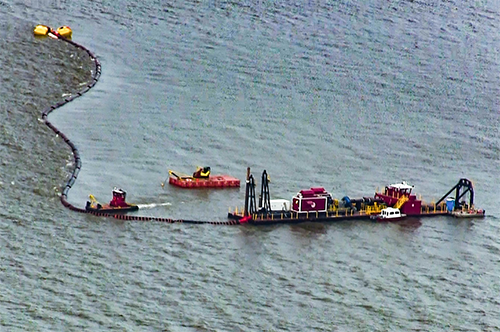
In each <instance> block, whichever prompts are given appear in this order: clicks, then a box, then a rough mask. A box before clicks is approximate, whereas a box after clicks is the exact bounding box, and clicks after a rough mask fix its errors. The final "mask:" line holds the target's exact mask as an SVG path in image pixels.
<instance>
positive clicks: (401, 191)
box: [385, 181, 413, 198]
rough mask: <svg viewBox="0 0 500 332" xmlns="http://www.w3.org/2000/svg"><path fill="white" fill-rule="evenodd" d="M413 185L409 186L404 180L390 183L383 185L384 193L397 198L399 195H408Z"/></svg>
mask: <svg viewBox="0 0 500 332" xmlns="http://www.w3.org/2000/svg"><path fill="white" fill-rule="evenodd" d="M412 189H413V186H410V185H409V184H408V183H407V182H406V181H403V182H401V183H396V184H391V185H389V186H388V187H385V195H387V196H392V197H396V198H399V197H401V196H410V195H411V190H412Z"/></svg>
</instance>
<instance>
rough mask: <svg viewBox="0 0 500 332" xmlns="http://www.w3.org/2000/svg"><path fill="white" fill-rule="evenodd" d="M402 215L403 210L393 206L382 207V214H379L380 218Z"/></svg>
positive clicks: (399, 216)
mask: <svg viewBox="0 0 500 332" xmlns="http://www.w3.org/2000/svg"><path fill="white" fill-rule="evenodd" d="M401 217H402V215H401V211H399V209H395V208H391V207H388V208H385V209H382V211H380V216H379V218H381V219H392V218H401Z"/></svg>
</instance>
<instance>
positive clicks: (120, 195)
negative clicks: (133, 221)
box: [109, 187, 128, 207]
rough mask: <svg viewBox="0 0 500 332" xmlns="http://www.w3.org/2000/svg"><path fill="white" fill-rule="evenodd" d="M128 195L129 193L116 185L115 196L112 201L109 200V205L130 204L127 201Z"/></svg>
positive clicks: (124, 205) (120, 205) (121, 205)
mask: <svg viewBox="0 0 500 332" xmlns="http://www.w3.org/2000/svg"><path fill="white" fill-rule="evenodd" d="M126 197H127V193H126V192H125V191H124V190H123V189H118V188H116V187H115V188H114V189H113V198H112V199H111V202H109V205H110V206H113V207H118V206H119V207H126V206H128V204H127V202H126V201H125V199H126Z"/></svg>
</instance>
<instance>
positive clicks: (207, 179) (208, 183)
mask: <svg viewBox="0 0 500 332" xmlns="http://www.w3.org/2000/svg"><path fill="white" fill-rule="evenodd" d="M168 174H169V178H168V183H169V184H171V185H174V186H176V187H181V188H191V189H193V188H231V187H239V186H240V180H239V179H237V178H235V177H233V176H230V175H226V174H221V175H212V174H211V173H210V167H199V168H198V169H197V170H196V172H194V173H193V175H187V174H182V173H179V172H176V171H172V170H170V171H168ZM165 182H166V181H165ZM165 182H164V183H162V187H163V186H164V185H165Z"/></svg>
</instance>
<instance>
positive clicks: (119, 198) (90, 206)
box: [85, 187, 139, 213]
mask: <svg viewBox="0 0 500 332" xmlns="http://www.w3.org/2000/svg"><path fill="white" fill-rule="evenodd" d="M126 197H127V193H126V192H125V191H124V190H123V189H118V188H116V187H115V188H114V189H113V198H112V199H111V201H110V202H109V204H100V203H99V202H97V200H96V199H95V197H94V196H93V195H89V198H90V201H87V205H86V206H85V210H87V211H89V212H98V213H125V212H130V211H136V210H139V206H137V205H136V204H129V203H127V202H126V201H125V198H126Z"/></svg>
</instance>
